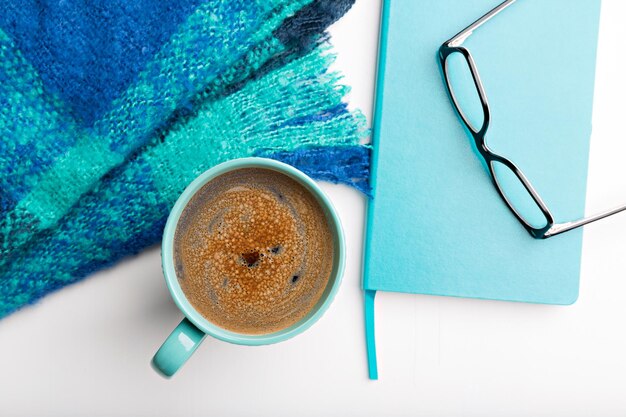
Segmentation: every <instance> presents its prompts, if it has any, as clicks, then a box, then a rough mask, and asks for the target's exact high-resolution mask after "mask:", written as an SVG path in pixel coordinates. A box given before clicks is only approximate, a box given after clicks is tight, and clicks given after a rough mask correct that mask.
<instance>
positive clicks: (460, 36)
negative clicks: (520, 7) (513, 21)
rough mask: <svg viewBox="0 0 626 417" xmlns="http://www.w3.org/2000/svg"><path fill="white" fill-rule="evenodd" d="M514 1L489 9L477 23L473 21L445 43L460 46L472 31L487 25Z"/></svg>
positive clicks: (508, 0) (507, 0)
mask: <svg viewBox="0 0 626 417" xmlns="http://www.w3.org/2000/svg"><path fill="white" fill-rule="evenodd" d="M515 1H516V0H506V1H503V2H502V3H500V4H499V5H497V6H496V7H494V8H493V9H491V10H490V11H489V12H487V14H485V15H484V16H483V17H481V18H480V19H478V20H477V21H475V22H474V23H472V24H471V25H469V26H468V27H466V28H465V29H463V30H462V31H460V32H459V33H457V34H456V35H454V36H453V37H452V38H451V39H450V40H449V41H447V42H446V43H447V44H448V45H449V46H459V45H461V44H462V43H463V42H464V41H465V39H467V38H468V37H469V36H470V35H471V34H472V33H473V32H474V30H476V29H478V28H479V27H480V26H482V25H483V24H485V23H487V22H488V21H489V20H490V19H491V18H493V17H495V15H497V14H498V13H500V12H501V11H502V10H504V9H506V8H507V7H509V6H510V5H511V4H513V3H515Z"/></svg>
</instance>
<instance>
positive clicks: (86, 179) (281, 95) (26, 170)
mask: <svg viewBox="0 0 626 417" xmlns="http://www.w3.org/2000/svg"><path fill="white" fill-rule="evenodd" d="M27 3H28V4H27V5H26V6H24V7H20V8H16V7H15V6H10V4H11V3H8V4H9V6H7V7H13V9H12V11H13V12H14V13H13V14H12V15H11V16H12V17H7V16H6V15H5V16H3V17H0V106H1V107H0V133H1V134H2V135H3V136H4V137H5V138H6V140H4V141H2V142H0V186H1V187H0V317H3V316H6V315H8V314H10V313H11V312H13V311H15V310H17V309H19V308H20V307H22V306H23V305H26V304H29V303H32V302H34V301H36V300H37V299H39V298H41V297H43V296H44V295H46V294H47V293H49V292H51V291H54V290H56V289H59V288H61V287H63V286H65V285H67V284H69V283H72V282H75V281H78V280H80V279H82V278H84V277H85V276H87V275H88V274H90V273H92V272H94V271H96V270H98V269H101V268H104V267H107V266H109V265H112V264H113V263H115V262H116V261H118V260H119V259H121V258H122V257H124V256H127V255H129V254H134V253H137V252H138V251H140V250H142V249H143V248H145V247H146V246H149V245H152V244H154V243H156V242H158V241H159V239H160V237H161V234H162V230H163V226H164V223H165V220H166V218H167V215H168V212H169V210H170V208H171V207H172V206H173V204H174V202H175V201H176V198H177V197H178V195H179V194H180V193H181V192H182V190H183V189H184V188H185V186H186V185H187V184H188V183H189V182H191V181H192V180H193V179H194V178H195V177H196V176H197V175H199V174H200V173H202V172H203V171H204V170H206V169H208V168H210V167H212V166H214V165H215V164H217V163H220V162H222V161H225V160H228V159H232V158H237V157H244V156H264V157H270V158H275V159H279V160H282V161H285V162H287V163H290V164H292V165H294V166H296V167H298V168H300V169H302V170H303V171H305V172H306V173H308V174H309V175H311V176H313V177H314V178H317V179H322V180H328V181H333V182H342V183H346V184H349V185H352V186H354V187H356V188H358V189H360V190H361V191H363V192H365V193H367V192H368V191H369V188H368V184H367V178H368V161H369V148H368V147H367V146H363V145H360V142H361V140H362V138H363V137H364V135H365V134H366V132H365V129H364V120H363V118H362V116H360V115H359V114H358V113H354V112H350V111H348V109H347V107H346V105H345V104H344V103H342V98H343V97H344V95H345V94H346V93H347V88H346V87H343V86H341V85H339V77H338V75H337V74H332V73H329V72H328V66H329V64H330V63H331V62H332V59H333V58H332V55H330V54H329V52H328V50H327V47H326V46H325V36H324V35H323V31H324V29H325V28H326V27H327V26H328V25H329V24H330V23H332V22H333V21H335V20H336V19H338V18H339V17H340V16H341V15H342V14H343V13H345V11H346V10H348V8H349V7H350V5H351V4H352V0H338V1H332V0H315V1H310V0H309V1H279V0H274V1H267V0H266V1H258V2H256V1H251V0H246V1H208V2H199V1H196V2H194V1H179V2H168V1H166V2H150V1H139V2H136V4H135V2H129V3H131V4H130V5H129V4H127V3H124V2H117V1H113V2H109V3H106V4H97V5H91V6H92V8H93V9H95V10H96V12H94V13H92V14H90V13H87V14H86V15H87V16H88V17H89V18H87V19H86V20H85V19H84V20H82V21H81V22H80V24H78V25H77V26H75V27H73V28H72V31H70V32H71V33H70V34H68V33H62V34H58V33H55V31H54V30H52V29H49V28H57V29H58V28H59V27H60V28H63V27H65V26H64V24H65V25H66V26H67V22H68V20H67V19H70V18H71V17H72V16H79V15H80V13H81V11H82V12H85V8H86V7H87V6H85V5H84V4H83V5H82V6H81V7H82V8H76V7H77V6H75V5H73V4H69V5H68V3H72V2H69V1H68V2H55V3H54V5H49V7H48V6H45V7H44V6H41V4H40V2H32V4H31V2H27ZM115 6H118V7H115ZM63 7H65V9H63ZM68 8H69V9H68ZM109 9H110V10H109ZM88 11H92V10H91V9H89V10H88ZM29 12H32V13H31V15H33V14H36V13H39V21H38V22H39V25H40V26H39V28H38V29H37V30H40V31H43V32H44V33H43V35H42V36H35V37H33V28H32V21H31V20H29V19H28V18H27V17H28V16H30V15H29ZM42 15H43V16H44V17H43V18H42V17H41V16H42ZM158 18H162V19H164V20H163V22H160V21H159V20H158ZM155 19H156V20H155ZM79 20H80V19H79ZM41 22H44V23H43V24H42V23H41ZM138 22H139V23H142V25H139V24H138ZM102 32H104V35H103V36H105V37H107V36H108V37H109V38H110V39H109V38H107V39H108V41H109V43H107V44H106V46H107V47H101V44H99V43H98V42H97V41H95V40H94V39H98V37H97V36H89V35H90V34H91V35H93V34H94V33H96V34H102ZM120 34H121V35H120ZM77 39H78V40H79V41H80V42H78V46H76V45H73V46H72V47H73V49H72V48H68V47H67V45H68V44H69V43H71V42H74V41H76V40H77ZM122 40H126V41H127V42H122ZM42 51H46V52H45V53H42ZM86 53H87V54H91V55H88V58H85V57H84V56H83V55H84V54H86ZM72 59H75V60H77V61H76V65H74V66H72V65H68V62H72ZM105 69H106V70H107V71H105ZM91 72H93V73H94V74H93V76H87V75H86V74H90V73H91ZM103 72H107V73H106V74H105V73H103ZM81 87H82V88H81Z"/></svg>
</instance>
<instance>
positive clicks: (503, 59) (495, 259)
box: [363, 0, 600, 378]
mask: <svg viewBox="0 0 626 417" xmlns="http://www.w3.org/2000/svg"><path fill="white" fill-rule="evenodd" d="M499 3H500V1H499V0H473V1H471V2H470V1H465V0H438V1H428V2H426V1H414V0H384V1H383V14H382V15H383V16H382V23H381V42H380V52H379V64H378V76H377V79H378V80H377V89H376V107H375V117H374V133H373V144H374V154H373V160H372V185H373V188H374V195H373V198H372V200H371V201H370V202H369V206H368V222H367V237H366V243H365V246H366V247H365V256H364V278H363V288H364V289H365V290H366V292H365V293H366V297H365V313H366V334H367V343H368V355H369V363H370V377H371V378H376V377H377V370H376V357H375V344H374V333H373V329H374V327H373V319H374V310H373V308H374V295H375V292H376V291H396V292H408V293H418V294H431V295H447V296H456V297H473V298H483V299H494V300H506V301H522V302H531V303H547V304H571V303H573V302H574V301H576V298H577V297H578V283H579V272H580V258H581V246H582V230H581V229H577V230H573V231H570V232H567V233H565V234H563V235H560V236H556V237H554V238H551V239H547V240H535V239H533V238H532V237H531V236H530V235H529V234H528V232H526V230H524V228H523V227H522V226H521V225H520V224H519V223H518V221H517V220H516V219H515V217H514V216H513V215H512V214H511V213H510V212H509V210H508V208H507V207H506V206H505V204H504V203H503V202H502V201H501V200H500V197H499V196H498V194H497V192H496V190H495V188H494V187H493V185H492V183H491V179H490V177H489V175H488V172H487V171H486V169H485V168H484V166H483V165H482V163H481V160H480V159H479V157H478V156H477V154H476V152H475V150H474V145H473V142H472V140H471V138H470V136H469V135H468V134H467V133H466V132H465V130H464V128H463V126H462V124H461V123H460V121H459V119H458V117H457V115H456V113H455V111H454V109H453V107H452V105H451V103H450V100H449V98H448V96H447V93H446V90H445V87H444V84H443V82H442V75H441V72H440V69H439V65H438V61H437V51H438V48H439V46H440V45H441V44H442V43H443V42H444V41H446V40H447V39H449V38H451V37H452V36H453V35H455V34H456V33H458V32H459V31H460V30H461V29H463V28H465V27H466V26H467V25H469V24H470V23H472V22H473V21H474V20H476V19H477V18H479V17H480V16H482V15H483V14H484V13H486V12H487V11H489V10H490V9H492V8H493V7H495V6H496V5H497V4H499ZM599 14H600V0H575V1H572V0H545V1H539V0H518V1H517V2H516V3H514V4H512V5H511V6H509V7H508V8H507V9H505V10H504V11H502V12H501V13H500V14H499V15H497V16H496V17H495V18H494V19H493V20H490V21H489V22H488V23H486V24H485V25H484V26H482V27H480V28H479V29H477V30H476V31H475V32H474V34H472V36H471V37H470V38H469V39H468V40H467V41H466V42H465V43H464V46H466V47H468V48H469V49H470V50H471V51H472V54H473V56H474V59H475V61H476V66H477V68H478V70H479V72H480V74H481V77H482V81H483V84H484V87H485V91H486V94H487V97H488V99H489V103H490V106H491V112H492V121H491V125H490V130H489V133H488V135H487V143H488V144H489V146H490V147H491V148H493V150H494V151H495V152H497V153H499V154H501V155H504V156H506V157H508V158H510V159H511V160H512V161H514V162H515V163H516V164H517V165H518V166H519V167H520V168H521V169H522V170H523V172H524V173H525V174H526V176H527V177H528V178H529V179H530V181H531V182H532V183H533V185H534V186H535V188H536V189H537V190H538V192H539V193H540V195H541V196H542V198H543V199H544V201H545V202H546V203H547V205H548V207H550V209H551V211H552V213H553V214H554V216H555V220H556V221H557V222H562V221H570V220H575V219H578V218H581V217H582V216H583V214H584V209H585V194H586V179H587V160H588V152H589V139H590V134H591V111H592V101H593V85H594V73H595V55H596V45H597V34H598V23H599ZM467 87H468V88H471V85H467ZM455 88H456V87H455ZM589 227H593V226H589Z"/></svg>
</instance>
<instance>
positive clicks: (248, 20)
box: [0, 0, 311, 256]
mask: <svg viewBox="0 0 626 417" xmlns="http://www.w3.org/2000/svg"><path fill="white" fill-rule="evenodd" d="M68 3H70V2H61V4H68ZM310 3H311V1H310V0H228V1H225V0H214V1H208V2H204V3H201V4H199V5H198V7H197V8H195V9H193V11H192V12H191V13H190V14H189V15H188V16H187V17H186V18H185V19H184V20H183V21H182V22H181V23H180V24H179V25H178V26H177V27H176V29H174V30H173V33H172V34H171V35H170V37H169V38H168V39H167V40H166V41H165V43H163V44H162V45H161V46H160V47H159V48H158V49H157V50H156V51H155V53H154V55H153V56H152V57H151V58H150V59H148V60H146V61H145V62H144V63H139V64H137V65H138V69H139V68H141V70H140V71H138V72H137V73H136V74H135V75H134V79H133V82H132V83H130V84H129V85H127V86H126V87H125V89H122V88H120V87H118V88H117V90H118V91H115V89H112V90H111V92H110V93H109V95H110V96H111V97H114V98H113V99H112V100H111V102H110V104H109V106H108V110H106V111H104V113H103V114H102V115H101V116H100V117H99V118H97V119H96V120H95V121H94V122H93V124H91V125H88V126H87V127H86V128H83V127H82V126H80V124H78V123H76V122H75V121H74V120H72V119H70V118H68V117H66V115H67V114H68V113H67V112H65V111H64V109H63V107H62V105H63V104H64V102H60V101H61V100H62V96H60V95H58V94H55V93H54V90H53V89H51V91H50V93H49V94H47V92H46V91H44V88H43V87H46V86H47V85H46V84H45V82H44V80H43V79H41V77H40V76H39V72H37V71H36V68H35V67H33V66H32V65H31V64H30V61H27V60H26V57H25V56H24V53H23V52H22V49H19V48H18V44H17V43H16V42H15V41H14V40H13V39H12V38H11V37H10V36H9V35H7V33H6V32H5V31H0V60H1V61H2V63H3V65H2V70H3V72H4V76H0V80H2V81H3V82H2V84H3V87H2V90H0V95H2V96H4V97H5V98H6V99H7V101H8V103H7V107H6V108H7V109H8V110H5V111H3V113H8V114H3V116H4V117H2V120H3V122H2V126H1V127H0V131H2V132H3V133H4V132H6V133H7V134H8V135H9V138H8V140H9V141H10V142H11V143H12V144H16V145H19V146H14V147H7V148H8V149H6V150H5V152H3V162H2V163H0V170H3V171H2V172H3V174H4V175H3V176H5V177H10V178H13V180H10V181H7V183H5V184H2V185H3V186H2V189H1V192H2V196H1V197H0V200H2V206H3V211H2V213H0V256H6V255H8V254H9V253H10V252H11V251H13V250H14V249H16V248H19V247H20V246H21V245H23V244H25V243H26V242H27V241H28V240H29V239H30V238H31V237H32V236H33V232H34V233H37V232H38V231H41V230H45V229H47V228H50V227H53V226H54V225H55V224H56V223H57V222H58V221H59V219H60V218H61V217H62V216H63V215H64V214H65V213H67V211H68V210H69V209H70V208H71V207H72V206H73V205H74V204H75V203H76V201H77V200H78V199H79V198H80V196H81V195H83V194H84V193H86V192H87V191H89V190H90V189H91V188H93V187H94V186H95V184H96V183H97V182H98V181H99V180H100V178H101V177H102V176H103V175H104V174H106V173H107V172H109V171H110V170H111V169H113V168H115V167H116V166H118V165H120V164H122V163H123V162H124V161H125V160H126V159H127V158H128V157H129V155H130V154H132V153H133V152H134V151H136V150H137V149H138V148H139V147H141V146H142V145H144V144H146V143H147V141H148V140H149V138H150V137H151V134H153V133H154V132H155V130H158V129H159V128H160V127H161V126H162V124H163V123H165V122H167V121H168V120H169V118H170V117H171V116H172V115H173V113H174V112H175V111H176V110H177V109H179V108H181V107H185V106H188V103H189V102H190V101H191V100H192V99H193V98H194V97H196V96H197V95H198V94H200V93H203V92H205V91H206V89H207V86H211V85H212V84H213V83H214V84H215V85H214V86H213V88H220V86H223V85H224V84H233V81H236V80H237V79H245V78H246V76H247V75H248V74H249V72H251V71H254V70H256V69H258V68H259V67H261V66H262V65H263V64H264V63H266V62H267V61H268V60H269V59H270V57H272V56H274V55H276V54H278V53H280V52H283V51H284V49H285V42H284V40H283V41H281V39H279V38H278V37H277V34H276V33H275V32H276V30H277V29H278V28H279V27H280V25H281V24H282V23H283V22H284V21H285V20H286V19H287V18H288V17H291V16H293V15H294V14H295V13H296V12H297V11H298V10H299V9H302V8H303V7H305V6H307V5H308V4H310ZM85 8H86V9H87V10H86V12H91V10H92V9H96V10H99V11H102V10H109V9H111V6H106V7H105V6H104V5H97V6H94V5H91V6H85ZM20 10H21V9H15V7H14V12H16V13H18V14H20V15H21V14H22V13H20ZM44 10H45V11H48V10H49V9H48V8H44ZM86 14H87V15H90V13H86ZM101 24H103V23H101ZM10 26H11V25H10ZM13 26H14V25H13ZM13 26H11V27H13ZM44 45H45V44H44ZM124 47H125V45H120V48H122V49H124ZM92 48H95V49H97V45H92ZM112 49H115V46H113V47H112ZM81 51H82V50H80V49H79V50H78V52H81ZM88 56H89V55H88ZM124 56H125V55H122V58H123V57H124ZM57 59H59V60H60V58H57ZM242 61H243V62H245V65H241V62H242ZM142 64H143V65H142ZM87 69H88V68H87ZM48 72H49V71H48ZM59 76H60V75H57V78H58V77H59ZM24 77H27V80H26V81H30V82H24V79H23V78H24ZM64 80H65V81H66V82H67V83H68V84H69V83H71V82H73V81H74V80H72V78H71V77H69V80H66V78H64ZM218 81H219V82H218ZM33 84H34V85H36V86H38V87H39V88H36V89H35V90H33V89H32V86H33ZM117 85H118V86H119V83H118V84H117ZM115 86H116V85H114V87H115ZM61 87H63V86H61ZM58 88H59V87H58V86H57V89H58ZM62 90H64V89H62ZM120 90H121V91H120ZM68 94H69V93H68ZM91 97H92V98H93V100H102V99H103V98H104V97H100V96H98V95H92V96H91ZM72 99H74V96H72ZM75 101H77V102H78V103H81V100H80V98H76V99H75ZM16 110H18V111H16ZM33 110H34V111H35V112H38V111H43V113H44V117H41V118H36V117H33V118H32V119H38V120H35V123H23V124H22V125H25V126H23V128H22V129H19V128H15V127H14V126H12V125H13V124H14V123H16V122H15V121H16V120H19V118H20V117H25V116H24V115H27V116H26V117H28V116H29V115H33V116H35V114H33ZM96 111H97V109H94V110H93V111H92V112H91V113H89V114H86V115H84V117H83V120H89V119H90V115H92V114H95V112H96ZM92 117H95V116H92ZM29 119H30V117H29ZM32 119H31V120H32ZM37 122H39V123H37ZM53 129H54V130H53ZM16 134H17V135H16ZM12 136H13V137H12ZM15 136H17V137H15ZM56 136H63V137H64V139H63V140H60V141H58V140H56V138H55V137H56ZM67 138H71V139H69V142H70V143H68V139H67ZM25 148H26V149H28V148H31V149H32V148H35V149H36V151H35V152H36V153H37V154H39V155H45V156H44V158H42V159H43V160H41V161H40V160H35V163H32V162H33V161H32V159H29V160H28V161H24V162H23V163H20V162H17V163H16V162H15V161H16V160H19V159H20V157H22V159H23V155H22V153H23V152H24V149H25ZM15 165H17V167H16V166H15ZM24 165H25V166H24ZM5 168H6V169H5ZM16 168H17V170H16ZM15 171H17V175H16V173H15Z"/></svg>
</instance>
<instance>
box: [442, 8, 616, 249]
mask: <svg viewBox="0 0 626 417" xmlns="http://www.w3.org/2000/svg"><path fill="white" fill-rule="evenodd" d="M515 1H516V0H506V1H504V2H502V3H500V4H499V5H498V6H496V7H495V8H494V9H492V10H491V11H489V12H488V13H487V14H485V15H484V16H482V17H481V18H479V19H478V20H476V21H475V22H474V23H472V24H471V25H469V26H468V27H466V28H465V29H463V30H462V31H461V32H459V33H458V34H456V35H455V36H453V37H452V38H451V39H449V40H447V41H446V42H444V43H443V44H442V45H441V47H440V48H439V65H440V68H441V72H442V74H443V78H444V84H445V86H446V90H447V92H448V96H449V98H450V101H451V102H452V105H453V107H454V108H455V110H456V112H457V114H458V116H459V118H460V119H461V121H462V122H463V124H464V126H465V127H466V128H467V129H468V131H469V132H470V134H471V136H472V138H473V139H474V143H475V144H476V149H477V150H478V152H479V154H480V155H481V157H482V158H483V159H484V161H485V163H486V165H487V167H488V170H489V174H490V175H491V180H492V182H493V184H494V186H495V188H496V190H497V191H498V194H499V195H500V197H501V198H502V200H503V201H504V202H505V204H506V205H507V207H508V208H509V210H510V211H511V212H512V213H513V215H514V216H515V217H516V218H517V220H518V221H519V222H520V223H521V224H522V226H524V228H525V229H526V230H527V231H528V232H529V233H530V235H531V236H532V237H534V238H536V239H546V238H549V237H552V236H556V235H558V234H561V233H564V232H567V231H569V230H572V229H576V228H578V227H581V226H583V225H585V224H588V223H591V222H594V221H596V220H600V219H603V218H605V217H608V216H611V215H613V214H616V213H619V212H621V211H624V210H626V205H623V206H619V207H616V208H614V209H611V210H607V211H605V212H602V213H598V214H595V215H593V216H589V217H586V218H583V219H580V220H575V221H571V222H566V223H555V222H554V217H553V215H552V213H551V212H550V210H549V209H548V207H547V206H546V204H545V203H544V202H543V200H542V199H541V197H540V196H539V194H538V193H537V191H536V190H535V188H534V187H533V186H532V184H531V183H530V181H529V180H528V179H527V178H526V176H525V175H524V173H523V172H522V170H520V169H519V168H518V167H517V166H516V165H515V164H514V163H513V162H512V161H511V160H510V159H508V158H505V157H504V156H502V155H499V154H497V153H495V152H493V151H492V150H491V149H490V148H489V146H487V143H486V139H485V138H486V134H487V130H488V129H489V123H490V122H491V111H490V108H489V102H488V100H487V95H486V93H485V89H484V86H483V83H482V81H481V79H480V75H479V73H478V69H477V68H476V64H475V62H474V58H473V57H472V54H471V52H470V51H469V50H468V49H467V48H466V47H464V46H463V45H462V44H463V42H464V41H465V40H466V39H467V38H468V37H469V36H470V35H471V34H472V33H473V32H474V30H476V29H477V28H478V27H480V26H482V25H483V24H484V23H486V22H487V21H489V20H490V19H492V18H493V17H494V16H496V15H497V14H498V13H500V12H501V11H502V10H504V9H505V8H506V7H508V6H510V5H511V4H513V3H514V2H515ZM456 53H460V54H461V55H462V56H463V58H464V59H465V61H466V62H467V64H468V66H469V69H470V73H471V75H472V79H473V81H474V86H475V87H476V90H477V93H478V97H479V99H480V103H481V107H482V110H483V123H482V125H481V127H480V128H479V129H476V128H475V127H474V126H473V125H472V124H471V123H470V121H469V120H468V118H467V116H466V115H465V113H464V112H463V110H462V109H461V106H460V105H459V103H458V101H457V98H456V96H455V94H454V89H453V87H452V84H451V82H450V78H449V74H448V58H449V57H450V56H451V55H453V54H456ZM494 163H500V164H502V165H504V166H505V167H506V168H508V169H510V170H511V172H512V173H513V174H514V175H515V176H516V177H517V179H518V180H519V181H520V182H521V184H522V185H523V186H524V188H525V189H526V191H527V192H528V194H529V195H530V196H531V198H532V199H533V201H534V202H535V204H536V205H537V207H538V208H539V210H540V211H541V213H542V215H543V216H544V217H545V220H546V224H545V226H542V227H535V226H533V225H531V224H530V223H529V222H528V221H527V220H526V219H525V218H524V216H522V215H521V214H520V213H519V212H518V211H517V210H516V208H515V206H514V205H513V204H512V203H511V202H510V201H509V199H508V198H507V196H506V194H505V192H504V190H503V189H502V187H501V185H500V183H499V182H498V177H497V175H496V173H495V170H494Z"/></svg>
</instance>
